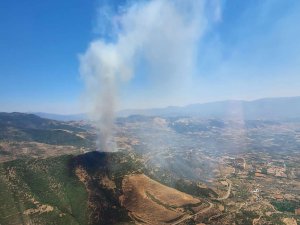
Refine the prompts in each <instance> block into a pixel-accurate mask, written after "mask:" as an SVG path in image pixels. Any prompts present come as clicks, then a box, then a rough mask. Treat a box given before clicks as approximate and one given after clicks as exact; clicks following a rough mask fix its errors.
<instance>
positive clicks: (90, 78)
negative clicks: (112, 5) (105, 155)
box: [80, 0, 219, 151]
mask: <svg viewBox="0 0 300 225" xmlns="http://www.w3.org/2000/svg"><path fill="white" fill-rule="evenodd" d="M216 2H217V1H216ZM207 5H208V4H207V2H206V1H203V0H153V1H145V2H139V3H134V4H131V5H130V6H129V7H128V8H127V9H125V10H124V9H123V12H122V14H119V15H115V16H114V17H113V18H112V20H114V21H115V24H117V26H116V29H114V32H116V33H115V34H114V36H116V38H114V39H112V40H111V41H109V40H107V39H105V38H100V39H98V40H95V41H93V42H92V43H90V45H89V47H88V49H87V51H86V52H85V53H84V54H82V55H81V56H80V70H81V75H82V77H83V79H84V81H85V84H86V96H87V97H86V100H87V101H88V105H89V111H90V115H91V118H92V119H93V120H94V121H95V123H96V125H97V128H98V129H99V148H100V150H101V151H110V150H112V149H111V148H112V147H111V145H110V143H111V141H112V140H111V137H112V130H113V122H114V112H115V109H116V105H117V100H118V99H117V94H118V88H119V87H120V86H121V85H122V83H125V82H128V81H130V80H131V79H132V78H133V77H134V76H136V75H137V73H138V75H141V73H144V74H147V76H149V77H150V78H149V79H150V80H151V82H152V87H153V88H154V89H157V90H158V89H165V92H166V94H167V93H169V94H172V90H175V91H179V90H181V91H184V90H185V89H184V88H187V87H188V86H189V82H191V78H192V77H193V76H194V75H195V65H196V60H197V43H198V41H199V40H200V39H201V37H202V35H203V33H204V31H205V29H206V27H207V23H208V20H209V16H208V14H207V13H206V9H207ZM216 5H218V4H216ZM216 7H218V6H216ZM214 10H215V9H214ZM218 13H219V12H218ZM217 17H218V19H219V15H217ZM107 36H110V35H109V34H107ZM141 64H142V66H143V67H144V68H146V69H145V70H144V71H143V70H141V69H138V65H141ZM139 68H140V66H139ZM138 70H139V71H138Z"/></svg>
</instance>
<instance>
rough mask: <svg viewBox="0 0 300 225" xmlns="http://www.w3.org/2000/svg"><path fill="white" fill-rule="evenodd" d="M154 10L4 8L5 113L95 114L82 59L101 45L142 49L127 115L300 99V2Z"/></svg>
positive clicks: (96, 5) (0, 46)
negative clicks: (88, 97) (200, 104)
mask: <svg viewBox="0 0 300 225" xmlns="http://www.w3.org/2000/svg"><path fill="white" fill-rule="evenodd" d="M154 1H155V2H157V4H156V5H155V4H152V5H151V4H150V3H149V2H151V1H132V0H130V1H125V0H123V1H117V0H109V1H108V0H107V1H103V0H99V1H84V0H73V1H61V0H60V1H58V0H44V1H38V0H27V1H16V0H4V1H1V3H0V111H23V112H29V111H31V112H37V111H42V112H55V113H78V112H82V111H85V108H84V107H85V106H86V102H85V101H86V98H85V93H86V91H85V82H84V78H83V77H82V74H81V73H80V69H79V68H80V56H82V55H83V54H85V53H86V51H87V49H89V46H90V44H91V43H94V42H95V43H97V41H99V40H100V41H101V43H105V44H106V45H108V46H111V45H112V46H121V47H120V48H122V49H123V48H124V46H127V47H126V50H122V54H123V55H122V57H123V58H122V59H124V58H125V59H126V56H128V54H129V52H130V54H131V53H132V51H131V50H132V48H134V49H138V50H135V51H134V53H136V52H138V53H136V54H134V55H132V54H131V55H130V56H128V58H130V59H132V60H129V62H128V63H129V64H130V68H129V69H130V71H131V72H132V73H133V74H131V76H130V79H127V80H126V81H125V82H122V83H118V84H117V86H118V87H117V108H146V107H154V106H167V105H184V104H189V103H195V102H207V101H215V100H224V99H255V98H262V97H272V96H296V95H300V25H299V24H300V13H299V12H300V1H298V0H252V1H245V0H227V1H217V0H209V1H201V0H199V1H198V0H195V1H194V2H195V3H201V4H199V5H196V6H195V7H199V8H197V9H193V8H189V7H185V4H184V3H182V5H181V6H180V7H181V8H180V10H179V9H176V10H177V11H176V10H175V12H173V11H172V8H171V9H170V7H169V6H168V4H169V3H167V2H169V0H154ZM176 1H177V2H180V0H176ZM176 1H175V2H176ZM188 1H189V2H193V0H188ZM152 2H153V1H152ZM182 2H184V0H182ZM175 8H176V7H175ZM189 10H192V11H193V12H190V11H189ZM145 13H148V14H145ZM188 15H192V16H191V17H192V18H189V17H188ZM150 18H151V19H150ZM148 19H149V21H148ZM181 19H183V20H184V22H182V21H181ZM144 21H145V22H144ZM181 22H182V23H181ZM189 23H192V24H191V25H190V24H189ZM164 28H165V29H164ZM145 34H150V36H149V35H147V36H146V37H144V36H145ZM143 35H144V36H143ZM122 40H125V41H122ZM135 41H138V43H139V45H137V44H134V43H136V42H135ZM120 43H121V44H120ZM122 43H125V44H122ZM128 43H130V44H128ZM128 46H129V47H128ZM132 46H133V47H132ZM120 48H119V47H118V49H120ZM117 53H119V52H118V51H117ZM137 56H141V57H137ZM158 59H159V60H158ZM126 60H127V59H126ZM123 61H124V60H123ZM159 62H161V63H159ZM126 70H127V68H126ZM185 73H186V74H185ZM165 74H168V75H165ZM170 74H171V75H170Z"/></svg>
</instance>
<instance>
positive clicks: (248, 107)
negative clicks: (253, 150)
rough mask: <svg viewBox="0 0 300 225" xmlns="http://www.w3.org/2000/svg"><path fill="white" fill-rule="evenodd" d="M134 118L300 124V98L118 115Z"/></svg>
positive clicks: (67, 117)
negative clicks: (280, 121)
mask: <svg viewBox="0 0 300 225" xmlns="http://www.w3.org/2000/svg"><path fill="white" fill-rule="evenodd" d="M35 114H36V115H38V116H40V117H43V118H48V119H55V120H61V121H68V120H84V119H87V116H86V115H85V114H74V115H58V114H49V113H35ZM130 115H144V116H163V117H173V116H197V117H204V118H219V119H241V120H252V119H274V120H277V119H281V120H282V119H283V120H290V119H292V120H294V119H297V120H298V119H299V120H300V96H299V97H280V98H263V99H258V100H254V101H242V100H228V101H218V102H210V103H198V104H191V105H187V106H182V107H179V106H169V107H166V108H152V109H128V110H122V111H119V112H118V113H117V116H118V117H127V116H130Z"/></svg>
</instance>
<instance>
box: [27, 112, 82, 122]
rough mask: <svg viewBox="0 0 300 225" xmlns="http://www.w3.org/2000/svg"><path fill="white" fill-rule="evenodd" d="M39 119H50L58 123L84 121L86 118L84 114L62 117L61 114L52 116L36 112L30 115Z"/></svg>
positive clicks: (51, 114)
mask: <svg viewBox="0 0 300 225" xmlns="http://www.w3.org/2000/svg"><path fill="white" fill-rule="evenodd" d="M32 114H35V115H37V116H39V117H42V118H46V119H51V120H59V121H72V120H73V121H78V120H86V119H87V116H86V114H84V113H81V114H70V115H62V114H53V113H43V112H36V113H32Z"/></svg>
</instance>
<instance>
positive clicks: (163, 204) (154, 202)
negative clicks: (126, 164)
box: [121, 174, 202, 224]
mask: <svg viewBox="0 0 300 225" xmlns="http://www.w3.org/2000/svg"><path fill="white" fill-rule="evenodd" d="M122 188H123V192H124V195H123V196H122V197H121V201H122V204H123V205H124V206H125V207H126V208H127V209H128V210H129V212H130V215H131V217H132V218H134V219H135V220H136V221H137V222H141V223H146V224H172V223H173V222H176V221H178V220H180V219H182V218H184V216H187V215H189V214H191V213H196V212H193V211H192V212H191V211H189V210H188V209H191V210H192V209H196V207H199V206H201V205H202V201H201V200H200V199H197V198H194V197H193V196H191V195H188V194H185V193H183V192H180V191H178V190H176V189H173V188H170V187H167V186H165V185H162V184H160V183H158V182H157V181H154V180H152V179H150V178H149V177H147V176H145V175H144V174H134V175H130V176H126V177H125V178H124V179H123V184H122ZM187 212H189V213H187Z"/></svg>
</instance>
